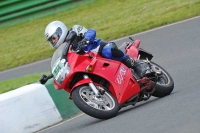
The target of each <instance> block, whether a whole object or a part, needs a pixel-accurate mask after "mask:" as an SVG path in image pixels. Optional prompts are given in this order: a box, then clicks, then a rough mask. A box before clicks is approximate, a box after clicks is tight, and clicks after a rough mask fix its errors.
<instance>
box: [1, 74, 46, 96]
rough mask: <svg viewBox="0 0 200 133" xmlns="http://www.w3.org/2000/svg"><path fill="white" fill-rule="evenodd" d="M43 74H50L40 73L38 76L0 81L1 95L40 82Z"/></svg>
mask: <svg viewBox="0 0 200 133" xmlns="http://www.w3.org/2000/svg"><path fill="white" fill-rule="evenodd" d="M43 74H47V75H48V74H49V73H47V72H46V73H38V74H32V75H26V76H23V77H19V78H14V79H10V80H5V81H0V86H1V88H0V94H1V93H5V92H8V91H11V90H14V89H16V88H20V87H22V86H25V85H28V84H31V83H35V82H38V81H39V79H40V77H41V75H43Z"/></svg>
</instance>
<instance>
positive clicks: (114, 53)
mask: <svg viewBox="0 0 200 133" xmlns="http://www.w3.org/2000/svg"><path fill="white" fill-rule="evenodd" d="M100 49H101V52H100V54H101V55H102V56H103V57H104V58H109V59H113V60H118V61H121V62H122V63H123V64H124V65H126V66H127V67H129V68H132V69H133V70H135V71H136V73H137V74H138V76H139V77H140V78H141V77H142V75H143V73H144V72H145V68H141V67H142V66H141V65H139V64H140V63H139V62H137V61H135V60H134V59H133V58H132V57H131V56H129V55H126V54H124V53H123V52H122V51H121V50H120V49H118V48H117V45H116V44H115V43H113V42H109V43H104V45H102V46H100ZM141 70H142V71H141Z"/></svg>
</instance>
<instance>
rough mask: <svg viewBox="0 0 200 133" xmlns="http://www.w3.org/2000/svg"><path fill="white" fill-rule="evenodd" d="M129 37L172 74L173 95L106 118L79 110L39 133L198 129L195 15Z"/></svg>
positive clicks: (199, 37)
mask: <svg viewBox="0 0 200 133" xmlns="http://www.w3.org/2000/svg"><path fill="white" fill-rule="evenodd" d="M132 37H133V38H135V39H141V41H142V42H141V45H140V46H141V47H142V48H143V49H145V50H147V51H149V52H151V53H153V55H154V58H153V61H154V62H156V63H157V64H159V65H161V66H162V67H164V68H165V69H166V70H167V71H168V72H169V73H170V74H171V76H172V77H173V79H174V83H175V87H174V91H173V92H172V94H171V95H169V96H166V97H164V98H155V97H152V98H151V99H150V100H148V101H146V102H142V103H139V104H136V106H135V107H133V106H128V107H126V108H123V109H122V110H120V112H119V114H118V116H116V117H114V118H112V119H109V120H99V119H95V118H92V117H90V116H88V115H85V114H81V115H78V116H77V117H75V118H72V119H70V120H67V121H64V122H62V123H59V124H57V125H54V126H52V127H49V128H47V129H45V130H42V131H40V133H55V132H56V133H113V132H114V133H125V132H126V133H200V111H199V110H200V86H199V81H200V80H199V77H200V71H199V69H200V58H199V57H200V17H196V18H193V19H190V20H186V21H182V22H179V23H175V24H172V25H168V26H164V27H160V28H157V29H153V30H150V31H147V32H142V33H139V34H136V35H132ZM127 40H128V39H127V37H126V38H122V39H118V40H116V41H115V42H116V43H117V44H118V45H120V44H121V43H122V42H124V41H127ZM46 63H47V64H46ZM48 63H49V60H46V61H44V62H43V61H42V62H38V63H33V64H30V65H27V66H23V67H22V68H15V69H13V70H7V71H4V72H1V73H0V77H2V75H4V76H5V75H10V76H11V77H14V76H13V75H18V74H17V73H18V72H17V71H23V72H24V73H25V70H28V69H27V68H30V70H31V72H32V73H35V72H41V71H46V70H47V69H49V66H48ZM40 65H42V66H41V67H40ZM36 66H37V67H36ZM44 66H47V68H46V67H44ZM42 67H43V69H42V70H39V68H42ZM33 68H34V69H33ZM33 70H35V71H33ZM1 80H2V79H1Z"/></svg>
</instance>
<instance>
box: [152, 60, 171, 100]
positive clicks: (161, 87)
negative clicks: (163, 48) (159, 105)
mask: <svg viewBox="0 0 200 133" xmlns="http://www.w3.org/2000/svg"><path fill="white" fill-rule="evenodd" d="M151 67H152V69H154V70H158V71H161V72H162V74H161V77H160V78H159V79H158V82H157V83H156V86H155V88H156V89H155V91H154V93H153V94H152V95H153V96H155V97H164V96H167V95H169V94H170V93H171V92H172V91H173V89H174V81H173V79H172V77H171V76H170V75H169V73H168V72H167V71H166V70H165V69H164V68H162V67H161V66H159V65H158V64H156V63H154V62H151Z"/></svg>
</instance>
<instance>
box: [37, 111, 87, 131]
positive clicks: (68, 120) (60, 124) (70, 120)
mask: <svg viewBox="0 0 200 133" xmlns="http://www.w3.org/2000/svg"><path fill="white" fill-rule="evenodd" d="M82 115H84V113H81V114H79V115H77V116H74V117H72V118H70V119H68V120H65V121H63V122H60V123H58V124H55V125H53V126H51V127H48V128H46V129H42V130H40V131H38V132H37V133H39V132H43V131H45V130H48V129H51V128H54V127H56V126H59V125H61V124H63V123H66V122H68V121H71V120H73V119H76V118H78V117H80V116H82Z"/></svg>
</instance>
